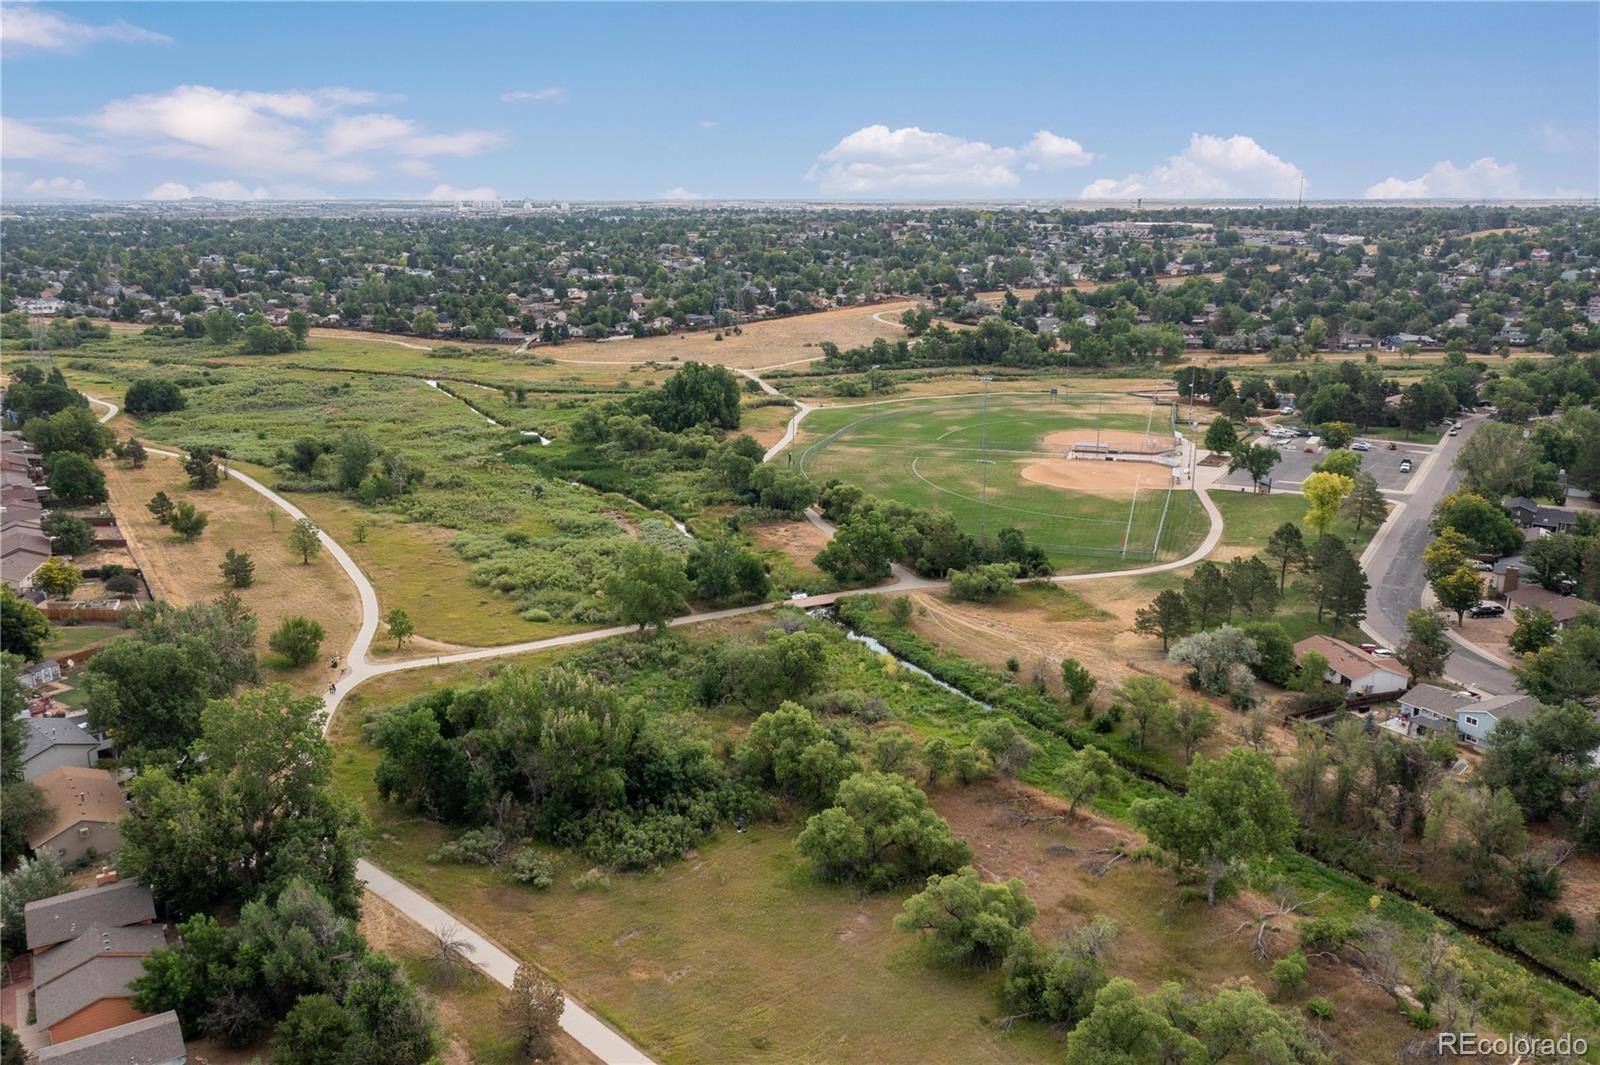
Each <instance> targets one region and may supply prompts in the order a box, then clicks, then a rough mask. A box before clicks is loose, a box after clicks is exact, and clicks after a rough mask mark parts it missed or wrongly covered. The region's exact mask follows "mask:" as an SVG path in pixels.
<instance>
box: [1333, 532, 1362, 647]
mask: <svg viewBox="0 0 1600 1065" xmlns="http://www.w3.org/2000/svg"><path fill="white" fill-rule="evenodd" d="M1324 587H1325V590H1326V597H1325V603H1326V606H1327V608H1328V612H1329V613H1330V614H1331V615H1332V616H1333V631H1334V632H1338V631H1339V626H1341V625H1343V624H1345V623H1351V624H1357V625H1359V624H1360V623H1361V620H1362V619H1363V618H1365V617H1366V616H1367V591H1368V589H1369V585H1368V584H1367V575H1366V574H1365V573H1363V572H1362V571H1361V564H1360V563H1359V562H1357V561H1356V558H1355V556H1354V555H1352V554H1351V553H1350V552H1349V551H1340V552H1337V553H1335V554H1334V555H1333V556H1332V565H1331V566H1330V567H1329V571H1328V576H1327V580H1326V582H1325V585H1324Z"/></svg>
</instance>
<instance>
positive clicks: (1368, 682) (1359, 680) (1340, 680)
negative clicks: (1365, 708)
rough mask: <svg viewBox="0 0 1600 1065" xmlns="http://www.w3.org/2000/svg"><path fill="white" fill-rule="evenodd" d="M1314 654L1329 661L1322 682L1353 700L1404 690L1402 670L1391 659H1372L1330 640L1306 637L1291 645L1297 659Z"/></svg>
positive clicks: (1348, 646)
mask: <svg viewBox="0 0 1600 1065" xmlns="http://www.w3.org/2000/svg"><path fill="white" fill-rule="evenodd" d="M1308 651H1315V652H1317V653H1318V654H1320V655H1322V657H1323V658H1326V659H1327V660H1328V669H1327V671H1326V672H1325V673H1323V675H1322V679H1323V680H1325V681H1327V682H1328V683H1329V684H1337V685H1338V686H1339V687H1341V688H1343V689H1344V690H1345V692H1346V693H1347V694H1348V695H1349V696H1350V697H1352V698H1363V697H1371V696H1380V695H1389V694H1393V693H1397V692H1403V691H1405V690H1406V679H1407V677H1406V673H1405V670H1404V667H1401V666H1399V665H1397V664H1394V662H1393V660H1392V659H1382V658H1374V657H1372V656H1371V655H1369V654H1367V652H1365V651H1363V650H1362V649H1361V648H1359V647H1356V646H1355V645H1353V644H1348V643H1345V642H1344V641H1343V640H1336V639H1334V638H1333V637H1332V636H1321V635H1318V636H1307V637H1306V638H1305V639H1303V640H1301V641H1300V642H1299V643H1297V644H1295V645H1294V656H1295V658H1296V659H1299V658H1303V657H1305V654H1306V652H1308Z"/></svg>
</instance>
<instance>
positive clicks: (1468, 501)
mask: <svg viewBox="0 0 1600 1065" xmlns="http://www.w3.org/2000/svg"><path fill="white" fill-rule="evenodd" d="M1428 528H1429V529H1431V530H1433V532H1434V533H1435V535H1437V534H1439V533H1441V532H1443V531H1444V530H1445V529H1454V530H1455V531H1456V532H1458V533H1460V534H1461V535H1462V536H1464V537H1466V538H1467V539H1468V540H1470V541H1471V542H1472V543H1474V544H1476V545H1478V547H1479V548H1481V549H1483V550H1487V551H1493V552H1495V553H1497V554H1501V555H1506V554H1510V553H1511V552H1512V551H1515V550H1516V549H1517V548H1519V547H1521V546H1522V539H1523V537H1522V530H1521V529H1519V528H1517V524H1516V522H1514V521H1512V520H1511V516H1510V515H1508V514H1507V513H1506V512H1505V511H1503V510H1501V509H1500V507H1499V505H1498V504H1496V503H1491V502H1489V500H1487V499H1485V498H1483V497H1482V496H1480V495H1475V494H1473V493H1471V492H1456V493H1454V494H1452V495H1447V496H1445V497H1444V498H1443V499H1441V500H1439V504H1438V506H1436V507H1434V508H1433V519H1432V520H1431V521H1430V522H1429V523H1428Z"/></svg>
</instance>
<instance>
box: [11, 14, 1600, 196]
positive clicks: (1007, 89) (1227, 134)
mask: <svg viewBox="0 0 1600 1065" xmlns="http://www.w3.org/2000/svg"><path fill="white" fill-rule="evenodd" d="M0 22H3V25H0V49H3V55H4V65H3V68H0V89H3V95H0V115H3V118H4V129H3V131H0V156H3V160H4V161H3V170H4V179H3V186H0V188H3V193H4V196H5V197H6V198H8V199H41V198H85V197H104V198H115V199H137V198H182V197H184V196H186V195H195V194H202V195H212V196H218V197H222V198H245V197H275V198H300V197H322V196H327V197H403V198H408V199H415V198H424V197H429V196H433V197H436V198H440V199H451V198H456V197H459V196H472V197H488V196H498V197H503V198H516V197H532V198H535V199H551V198H559V199H572V200H584V199H660V198H679V199H693V198H701V197H704V198H782V199H789V198H812V199H897V200H906V199H947V198H972V199H1021V198H1029V199H1046V198H1049V199H1055V198H1061V199H1073V198H1078V197H1083V196H1089V197H1095V196H1099V197H1106V198H1116V199H1124V198H1131V197H1134V196H1144V197H1146V198H1152V199H1160V198H1247V199H1255V198H1268V197H1272V198H1293V197H1294V196H1295V195H1296V194H1297V192H1298V191H1299V188H1300V183H1301V180H1302V179H1303V180H1304V183H1305V194H1306V196H1307V198H1308V199H1318V198H1322V199H1327V198H1356V197H1363V196H1373V197H1398V198H1405V197H1431V198H1438V197H1448V198H1455V197H1465V198H1500V197H1518V196H1524V197H1527V196H1552V195H1556V196H1594V195H1596V194H1597V193H1600V187H1597V186H1600V89H1597V86H1600V4H1594V3H1567V4H1533V3H1528V4H1512V5H1499V4H1486V3H1482V4H1480V3H1472V4H1445V3H1436V4H1415V5H1412V4H1375V3H1373V4H1367V3H1349V4H1328V5H1325V4H1265V3H1263V4H1242V5H1234V4H1198V3H1196V4H1179V5H1165V4H1136V3H1129V4H1111V5H1096V4H1059V5H1056V4H1049V5H1047V4H1024V5H999V4H986V5H967V4H937V5H913V4H896V5H865V4H851V5H835V4H806V5H779V4H760V5H743V4H713V5H700V4H674V5H633V4H590V5H576V4H574V5H558V6H541V5H532V4H516V3H502V4H467V3H454V4H432V3H387V4H377V3H373V4H339V3H326V4H290V3H280V4H252V3H227V4H208V3H189V4H75V5H67V4H33V3H25V4H11V3H8V4H6V5H5V7H4V9H3V14H0Z"/></svg>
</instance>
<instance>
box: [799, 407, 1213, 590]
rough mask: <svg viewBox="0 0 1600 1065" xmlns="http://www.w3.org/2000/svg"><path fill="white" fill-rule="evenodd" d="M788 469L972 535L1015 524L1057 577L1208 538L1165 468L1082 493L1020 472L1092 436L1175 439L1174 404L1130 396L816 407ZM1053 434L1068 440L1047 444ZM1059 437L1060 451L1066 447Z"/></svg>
mask: <svg viewBox="0 0 1600 1065" xmlns="http://www.w3.org/2000/svg"><path fill="white" fill-rule="evenodd" d="M803 428H804V432H803V434H802V436H801V439H800V441H799V444H798V446H797V447H796V449H795V452H794V454H795V459H794V462H795V465H796V467H797V468H799V469H800V470H801V471H802V472H804V473H805V474H806V475H807V476H808V477H811V478H812V479H814V480H818V481H827V480H831V479H834V478H837V479H839V480H841V481H844V482H846V483H849V484H854V485H857V486H859V487H861V488H862V489H864V490H865V491H866V492H868V493H869V494H871V495H875V496H879V497H882V498H886V499H893V500H897V501H899V502H903V503H911V504H915V505H917V506H923V507H928V508H929V509H933V510H944V511H948V512H949V513H951V514H953V515H954V516H955V518H956V520H957V521H958V522H960V523H961V526H962V527H963V528H964V529H966V530H967V531H968V532H970V533H973V534H974V535H977V534H979V533H988V534H990V535H992V534H993V533H994V532H996V531H997V530H999V529H1001V528H1004V527H1006V526H1015V527H1017V528H1019V529H1021V530H1022V531H1023V532H1025V533H1026V534H1027V535H1028V538H1029V540H1030V541H1032V542H1034V543H1037V544H1039V545H1040V546H1042V547H1043V548H1044V549H1045V550H1046V551H1047V552H1048V553H1049V554H1050V557H1051V559H1052V561H1053V562H1055V563H1056V565H1057V566H1058V567H1059V568H1061V569H1063V570H1072V569H1085V568H1103V567H1104V566H1105V565H1106V564H1107V561H1108V560H1117V561H1123V560H1125V561H1126V562H1127V564H1129V565H1134V564H1141V563H1148V562H1150V561H1152V560H1165V559H1169V558H1179V557H1182V556H1183V555H1184V554H1186V553H1187V552H1188V551H1189V550H1191V549H1192V548H1193V547H1194V546H1195V544H1197V543H1198V542H1199V540H1200V538H1201V537H1202V536H1203V535H1204V533H1205V529H1206V520H1205V515H1204V512H1203V511H1202V510H1201V508H1200V506H1199V503H1198V501H1197V500H1196V499H1195V497H1194V494H1193V493H1192V492H1190V491H1188V490H1187V489H1180V490H1176V491H1170V492H1169V490H1168V486H1169V484H1170V481H1171V475H1170V472H1169V469H1168V467H1165V466H1162V465H1158V464H1155V463H1121V464H1118V467H1117V474H1116V475H1117V476H1118V477H1120V478H1121V479H1123V480H1125V481H1126V486H1125V487H1122V488H1110V489H1106V490H1104V491H1100V490H1094V491H1079V490H1072V489H1066V488H1058V487H1052V486H1050V485H1046V484H1040V483H1036V482H1034V481H1031V480H1028V479H1026V478H1025V477H1024V476H1023V470H1024V469H1025V468H1027V467H1029V466H1032V465H1034V464H1036V463H1039V462H1041V461H1043V460H1050V459H1060V458H1061V457H1062V456H1063V454H1064V452H1065V450H1066V449H1067V447H1069V446H1070V444H1071V443H1074V442H1076V441H1078V440H1083V441H1085V442H1091V441H1094V440H1095V435H1094V434H1095V431H1096V429H1101V430H1114V431H1116V432H1118V433H1122V434H1136V435H1139V436H1140V437H1141V438H1143V439H1144V440H1146V441H1148V444H1147V446H1148V447H1149V448H1150V449H1151V450H1155V449H1158V448H1160V447H1161V446H1162V445H1164V444H1166V443H1168V442H1170V441H1171V439H1172V436H1171V413H1170V408H1168V407H1166V406H1161V405H1152V404H1150V403H1148V402H1146V401H1144V400H1138V399H1134V398H1133V397H1128V396H1106V397H1104V398H1101V397H1096V396H1091V395H1083V396H1077V397H1073V398H1072V399H1069V400H1068V399H1055V398H1051V397H1042V396H1037V395H1030V396H1014V395H997V396H991V397H990V398H989V400H988V404H987V414H985V405H984V403H983V401H982V400H981V399H979V398H977V397H964V398H961V399H945V400H932V401H927V402H916V403H885V404H879V405H876V406H853V407H841V408H833V409H824V410H820V411H818V412H817V413H815V414H813V415H811V416H810V417H809V418H807V420H806V421H805V422H804V423H803ZM1051 434H1065V435H1064V436H1062V437H1058V438H1055V439H1053V440H1052V441H1051V442H1050V443H1049V444H1047V443H1046V442H1045V438H1046V437H1048V436H1050V435H1051ZM1063 440H1065V441H1067V443H1062V441H1063Z"/></svg>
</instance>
